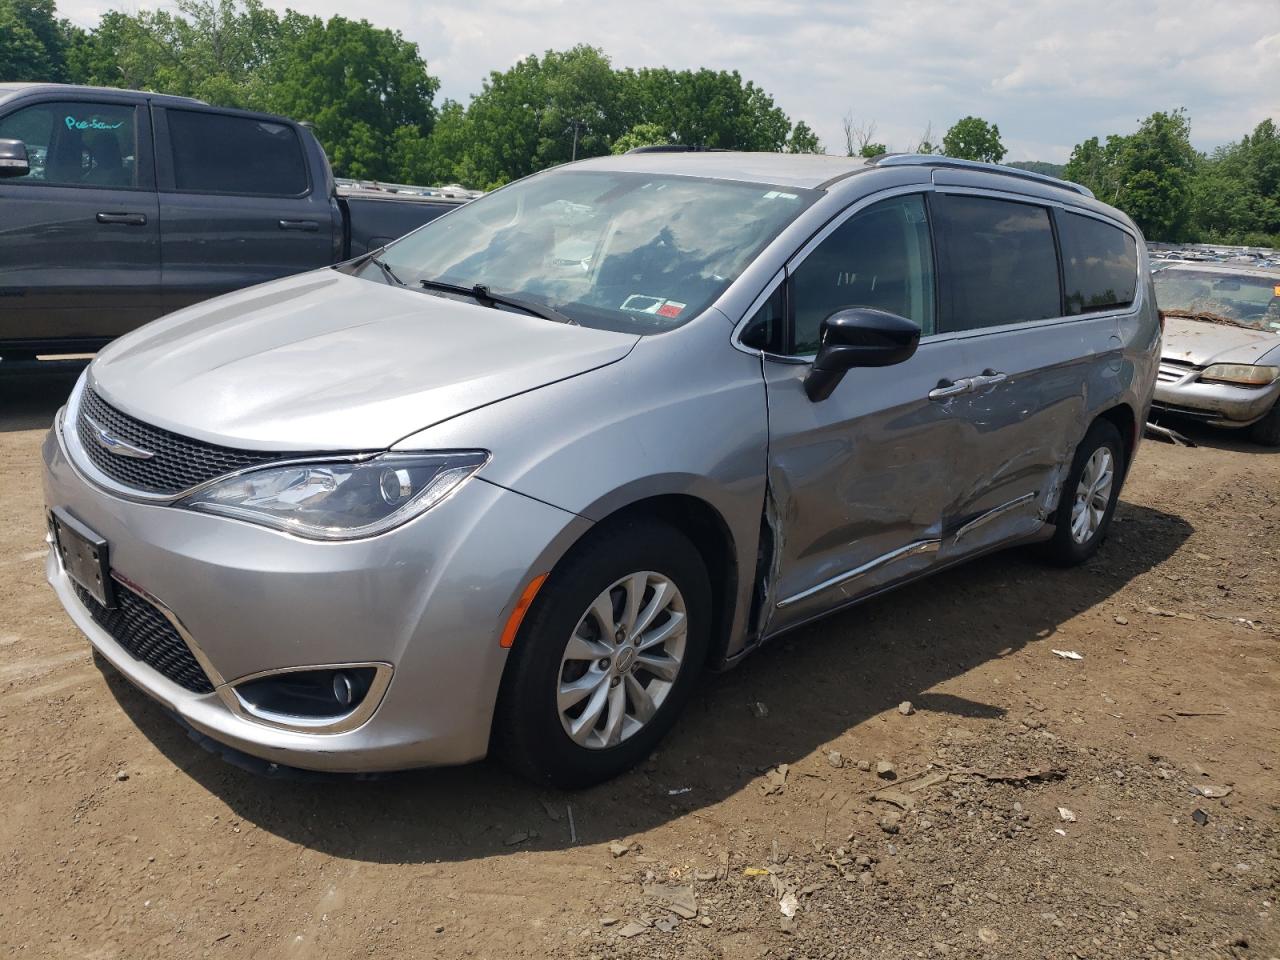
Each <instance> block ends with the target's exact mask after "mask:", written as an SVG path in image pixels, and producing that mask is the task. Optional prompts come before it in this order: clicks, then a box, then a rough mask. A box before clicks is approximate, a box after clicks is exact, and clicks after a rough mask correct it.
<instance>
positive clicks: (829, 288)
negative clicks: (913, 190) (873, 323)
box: [790, 194, 934, 355]
mask: <svg viewBox="0 0 1280 960" xmlns="http://www.w3.org/2000/svg"><path fill="white" fill-rule="evenodd" d="M791 299H792V303H793V330H794V333H793V341H794V342H793V344H792V349H791V351H790V352H792V353H795V354H799V355H807V354H812V353H816V352H817V350H818V341H819V334H820V332H821V327H822V321H823V320H825V319H826V318H827V317H829V316H831V314H833V313H836V312H837V311H839V310H844V309H847V308H849V307H874V308H876V309H878V310H886V311H888V312H889V313H896V314H898V316H901V317H906V318H907V319H909V320H914V321H915V322H916V323H918V324H919V325H920V329H921V331H922V333H923V334H924V335H926V336H927V335H928V334H931V333H933V332H934V304H933V254H932V250H931V248H930V244H929V221H928V217H927V216H926V214H925V206H924V199H923V198H922V197H920V196H919V195H915V194H912V195H910V196H904V197H894V198H893V199H891V200H882V201H881V202H879V203H876V204H873V205H872V206H870V207H868V208H867V209H865V210H863V211H861V212H859V213H856V214H854V215H853V216H852V217H850V218H849V219H848V220H846V221H845V222H844V223H842V224H841V225H840V226H839V227H837V228H836V230H835V231H834V232H832V234H831V235H830V236H829V237H827V238H826V239H825V240H823V241H822V242H821V243H820V244H818V246H817V247H815V248H814V249H813V251H812V252H811V253H810V254H809V255H808V256H807V257H805V258H804V260H803V261H802V262H801V263H800V265H799V266H798V267H797V268H796V269H795V271H794V272H793V273H792V277H791Z"/></svg>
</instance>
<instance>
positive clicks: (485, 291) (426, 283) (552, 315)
mask: <svg viewBox="0 0 1280 960" xmlns="http://www.w3.org/2000/svg"><path fill="white" fill-rule="evenodd" d="M418 283H419V284H420V285H421V286H422V287H424V288H425V289H427V290H444V291H447V292H448V293H461V294H463V295H465V296H468V297H471V298H472V299H474V300H475V301H476V303H479V304H482V305H483V306H486V307H492V306H494V305H495V304H501V305H502V306H504V307H511V308H512V309H514V310H522V311H524V312H525V313H527V314H529V315H530V316H534V317H541V318H542V319H543V320H553V321H555V322H556V323H567V324H570V325H571V326H575V327H576V326H577V325H578V321H577V320H574V319H573V318H572V317H568V316H565V315H564V314H563V313H561V312H560V311H559V310H556V309H555V308H554V307H548V306H545V305H544V304H541V303H530V302H529V301H527V300H521V299H518V298H517V297H512V296H508V295H507V294H505V293H493V292H491V291H490V290H489V288H488V287H487V286H486V285H485V284H483V283H477V284H475V285H473V286H470V287H467V286H463V285H462V284H460V283H449V282H447V281H445V280H419V281H418Z"/></svg>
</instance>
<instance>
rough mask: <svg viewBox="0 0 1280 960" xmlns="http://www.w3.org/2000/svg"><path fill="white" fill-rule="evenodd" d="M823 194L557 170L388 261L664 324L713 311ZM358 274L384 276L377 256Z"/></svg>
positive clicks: (610, 316) (551, 303)
mask: <svg viewBox="0 0 1280 960" xmlns="http://www.w3.org/2000/svg"><path fill="white" fill-rule="evenodd" d="M814 196H815V194H814V193H813V192H812V191H808V190H801V189H798V188H795V187H779V186H772V185H769V184H758V183H742V182H738V181H730V180H708V179H702V178H697V177H682V176H667V175H658V174H648V173H634V172H630V173H623V172H606V171H593V170H582V169H569V170H561V171H552V172H548V173H544V174H539V175H537V176H534V177H530V178H529V179H527V180H523V181H520V182H518V183H515V184H512V185H511V186H509V187H504V188H503V189H501V190H498V191H496V192H494V193H492V194H489V195H488V196H486V197H481V198H480V199H478V200H473V201H472V202H470V203H468V204H466V205H465V206H463V207H459V208H458V209H456V210H454V211H452V212H451V213H449V214H448V215H447V216H444V217H441V218H439V219H438V220H433V221H431V222H430V223H428V224H426V225H424V226H423V227H421V228H420V229H418V230H416V231H414V232H413V233H411V234H409V235H408V236H407V237H404V238H402V239H400V240H398V241H396V242H395V243H393V244H391V245H390V246H389V247H387V249H386V251H385V253H384V255H383V257H382V258H381V259H382V262H383V263H385V264H386V265H387V266H388V267H390V269H391V271H392V273H393V275H394V276H395V278H396V279H397V280H398V282H401V283H404V284H405V285H406V286H409V287H415V288H421V286H422V282H423V281H426V282H429V283H433V284H436V285H437V288H438V287H439V286H440V285H445V284H447V285H449V286H453V287H457V288H459V289H460V290H461V291H463V292H465V291H469V290H474V288H475V287H476V286H483V287H485V288H486V289H487V290H489V291H491V292H492V293H493V294H494V295H503V296H507V297H512V298H518V299H520V300H521V301H523V302H525V303H529V304H537V305H540V306H543V307H550V308H552V309H554V310H556V311H557V312H558V313H560V314H562V315H564V316H566V317H567V318H569V319H570V320H572V321H573V322H575V323H579V324H582V325H583V326H591V327H601V328H604V329H609V330H620V331H623V332H628V333H640V334H645V333H661V332H663V331H665V330H670V329H672V328H674V327H678V326H680V325H681V324H683V323H685V322H686V321H688V320H690V319H692V318H693V317H695V316H697V315H698V314H699V313H700V312H701V311H703V310H704V309H706V307H708V306H709V305H710V304H711V303H712V302H713V301H714V300H715V299H716V298H717V297H719V296H720V294H721V293H723V292H724V290H725V289H726V288H727V287H728V286H729V284H730V283H732V282H733V281H734V280H735V279H736V278H737V277H738V275H739V274H740V273H741V272H742V271H743V269H744V268H745V267H746V266H747V265H748V264H749V263H750V262H751V260H752V259H753V258H754V257H755V256H756V255H757V254H758V253H759V252H760V251H761V250H762V249H764V247H765V245H766V244H768V243H769V241H771V240H772V239H773V238H774V237H776V236H777V235H778V233H779V231H781V230H782V229H783V228H784V227H785V226H786V225H787V224H788V223H790V222H791V221H792V220H793V219H795V217H796V216H797V215H799V213H800V212H801V211H802V210H804V209H805V208H806V207H807V206H808V205H809V204H810V203H811V202H812V201H813V198H814ZM355 272H356V274H357V275H358V276H362V277H366V278H368V279H381V278H382V276H383V274H382V273H381V272H380V268H378V267H377V266H376V265H375V264H372V263H366V264H364V265H363V266H361V267H359V268H358V269H357V270H356V271H355ZM426 292H431V291H426Z"/></svg>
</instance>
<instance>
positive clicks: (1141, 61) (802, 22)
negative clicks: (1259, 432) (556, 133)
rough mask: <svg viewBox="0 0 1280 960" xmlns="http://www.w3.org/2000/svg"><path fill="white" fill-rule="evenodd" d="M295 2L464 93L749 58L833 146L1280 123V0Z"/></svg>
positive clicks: (87, 11) (1229, 129)
mask: <svg viewBox="0 0 1280 960" xmlns="http://www.w3.org/2000/svg"><path fill="white" fill-rule="evenodd" d="M269 2H270V4H271V5H272V6H274V7H277V8H279V9H283V8H284V6H286V3H284V2H280V0H269ZM144 5H148V4H144ZM287 5H289V6H293V7H295V8H296V9H300V10H302V11H304V12H307V13H315V14H319V15H322V16H329V15H332V14H342V15H344V16H348V17H365V18H368V19H370V20H372V21H373V22H375V23H376V24H378V25H379V26H388V27H394V28H396V29H399V30H401V31H402V32H403V33H404V35H405V36H406V37H408V38H409V39H411V40H414V41H416V42H417V43H418V45H419V47H420V48H421V50H422V53H423V55H424V56H425V57H426V59H427V61H428V63H429V65H430V69H431V71H432V72H433V73H435V74H436V75H437V76H439V77H440V78H441V81H442V87H441V93H442V94H443V95H444V96H449V97H453V98H455V99H460V100H463V101H464V102H465V101H466V100H467V99H468V98H469V97H470V95H471V94H473V93H475V92H476V91H478V90H479V89H480V84H481V81H482V80H483V78H484V77H486V76H487V75H488V73H489V71H491V70H503V69H506V68H507V67H509V66H510V65H511V64H513V63H514V62H516V61H517V60H519V59H520V58H522V57H524V56H525V55H527V54H529V53H535V52H536V53H541V52H542V51H543V50H546V49H549V48H555V49H563V48H566V47H570V46H572V45H574V44H576V43H589V44H592V45H594V46H598V47H601V48H603V49H604V50H605V52H606V53H608V54H609V56H610V57H611V58H612V60H613V62H614V64H615V65H616V66H624V67H625V66H630V67H642V66H659V65H665V66H670V67H676V68H684V67H700V66H706V67H711V68H715V69H736V70H738V71H739V72H740V73H741V74H742V75H743V76H744V77H745V78H747V79H750V80H754V81H755V82H756V83H757V84H759V85H760V86H762V87H763V88H764V89H765V90H767V91H769V93H771V94H772V95H773V97H774V100H775V102H777V104H778V105H779V106H781V107H782V108H783V109H784V110H785V111H786V112H787V113H788V114H789V115H790V116H791V117H792V119H793V120H804V121H805V122H807V123H808V124H809V125H810V126H811V127H813V128H814V129H815V130H817V132H818V134H819V136H820V137H821V138H822V140H823V142H824V143H825V144H826V145H827V147H828V148H829V149H833V150H834V149H835V148H837V146H839V144H840V143H841V142H842V134H841V127H840V118H841V116H842V115H843V114H844V113H845V111H848V110H851V111H852V112H853V113H854V115H855V116H856V117H858V118H859V119H862V120H874V121H876V123H877V128H878V139H883V140H885V141H886V142H887V143H888V144H889V146H890V147H891V148H895V149H903V148H905V147H907V146H908V145H909V144H912V143H914V141H915V138H916V137H918V136H919V134H920V132H921V131H922V130H923V129H924V127H925V124H926V123H930V122H931V123H932V124H933V130H934V134H935V137H936V138H937V139H941V135H942V132H943V131H944V130H945V129H946V127H947V126H949V125H950V124H951V123H953V122H954V121H955V120H956V119H958V118H959V117H961V116H964V115H965V114H970V113H972V114H976V115H977V116H981V117H984V118H986V119H988V120H992V121H994V122H996V123H998V124H999V125H1000V130H1001V133H1002V135H1003V138H1004V141H1005V143H1006V144H1007V145H1008V146H1009V148H1010V150H1009V157H1008V159H1011V160H1020V159H1023V160H1025V159H1040V160H1055V161H1062V160H1065V159H1066V156H1067V153H1068V152H1069V151H1070V149H1071V146H1072V145H1073V144H1075V143H1078V142H1079V141H1080V140H1083V139H1085V138H1086V137H1089V136H1094V135H1099V136H1102V135H1105V134H1108V133H1120V132H1130V131H1132V130H1133V129H1134V128H1135V127H1136V125H1137V121H1138V119H1139V118H1141V117H1144V116H1146V115H1147V114H1149V113H1151V112H1152V111H1154V110H1168V109H1173V108H1175V107H1179V106H1185V107H1187V108H1188V110H1189V111H1190V114H1191V120H1192V133H1193V139H1194V140H1195V142H1196V145H1197V146H1199V147H1201V148H1208V147H1211V146H1214V145H1216V144H1218V143H1222V142H1224V141H1227V140H1232V139H1236V138H1238V137H1239V136H1240V135H1241V134H1243V133H1246V132H1248V131H1249V130H1251V129H1252V128H1253V126H1254V125H1255V124H1257V123H1258V122H1259V121H1260V120H1262V119H1264V118H1266V117H1268V116H1271V117H1275V118H1277V119H1280V3H1277V2H1276V0H1199V2H1196V3H1187V2H1183V0H1177V2H1176V3H1175V2H1166V3H1162V4H1152V3H1149V2H1144V3H1138V2H1135V0H1074V2H1069V3H1062V2H1061V0H1055V2H1048V0H1023V2H1020V3H1015V2H1011V0H965V2H950V0H947V2H943V0H934V2H923V0H898V2H896V3H892V4H886V3H883V2H877V0H844V2H825V0H815V2H807V3H804V2H796V0H776V2H775V0H732V2H725V0H701V2H694V0H648V2H640V0H470V2H468V3H465V4H462V3H459V4H456V5H452V6H446V5H435V4H433V5H431V6H429V7H428V6H426V5H424V4H422V3H421V2H416V0H387V2H384V3H380V4H376V5H372V4H370V5H360V6H356V5H353V4H350V3H342V2H338V0H294V2H292V3H289V4H287ZM111 6H113V4H111V3H108V2H102V0H64V2H63V3H61V4H60V12H61V13H62V14H63V15H64V16H70V17H71V18H72V19H73V20H74V21H76V22H78V23H81V24H82V25H86V26H87V25H91V24H92V23H93V22H95V21H96V19H97V17H98V16H99V15H100V14H101V13H102V12H103V11H105V10H106V9H108V8H110V7H111ZM125 6H126V8H129V7H132V6H133V4H132V3H126V4H125Z"/></svg>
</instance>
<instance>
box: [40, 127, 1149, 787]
mask: <svg viewBox="0 0 1280 960" xmlns="http://www.w3.org/2000/svg"><path fill="white" fill-rule="evenodd" d="M1160 337H1161V331H1160V324H1159V318H1158V315H1157V311H1156V308H1155V303H1154V298H1153V296H1152V289H1151V282H1150V279H1149V273H1148V266H1147V255H1146V251H1145V246H1144V244H1143V240H1142V237H1141V235H1140V234H1139V232H1138V230H1137V228H1136V227H1135V226H1134V225H1133V223H1132V222H1131V221H1130V220H1129V219H1128V218H1127V217H1126V216H1125V215H1124V214H1122V213H1120V212H1119V211H1117V210H1115V209H1113V208H1111V207H1108V206H1106V205H1104V204H1102V203H1099V202H1097V201H1096V200H1094V199H1093V198H1092V196H1091V195H1090V194H1089V193H1088V192H1087V191H1086V190H1084V189H1082V188H1080V187H1076V186H1073V185H1071V184H1067V183H1063V182H1061V181H1057V180H1051V179H1049V178H1046V177H1040V176H1036V175H1033V174H1028V173H1024V172H1022V171H1017V170H1012V169H1008V168H1001V167H994V166H988V165H982V164H970V163H965V162H962V161H954V160H947V159H943V158H939V157H930V156H892V155H891V156H885V157H880V158H877V159H875V160H870V161H863V160H861V159H856V158H844V157H824V156H788V155H781V154H738V153H713V152H685V153H681V152H669V151H668V152H637V153H632V154H628V155H625V156H618V157H608V158H602V159H595V160H588V161H584V162H581V163H576V164H570V165H567V166H562V167H558V168H555V169H552V170H548V171H545V172H543V173H539V174H536V175H534V176H532V177H529V178H527V179H525V180H522V181H519V182H517V183H514V184H512V185H510V186H508V187H506V188H504V189H501V190H498V191H496V192H494V193H492V194H490V195H488V196H486V197H484V198H482V199H479V200H476V201H475V202H473V203H471V204H468V205H466V206H464V207H460V208H459V209H457V210H455V211H453V212H451V213H449V214H447V215H446V216H444V217H441V218H440V219H438V220H436V221H434V222H432V223H429V224H427V225H426V226H424V227H422V228H421V229H419V230H417V231H416V232H414V233H412V234H410V235H408V236H406V237H404V238H403V239H401V240H399V241H397V242H395V243H392V244H390V245H389V246H387V247H386V248H384V249H383V250H381V251H379V252H376V253H375V254H373V255H371V256H367V257H364V258H361V259H358V260H355V261H352V262H349V263H346V264H343V265H340V266H338V267H335V268H329V269H324V270H319V271H316V272H312V273H308V274H303V275H300V276H295V277H290V278H288V279H284V280H279V281H275V282H272V283H268V284H265V285H262V286H259V287H255V288H252V289H248V290H244V291H240V292H237V293H233V294H230V295H227V296H224V297H221V298H219V299H216V300H213V301H209V302H206V303H202V304H199V305H197V306H194V307H190V308H187V309H184V310H181V311H179V312H177V313H174V314H172V315H170V316H168V317H165V318H163V319H161V320H158V321H156V322H154V323H152V324H150V325H148V326H146V327H144V328H142V329H141V330H138V331H136V332H134V333H131V334H129V335H128V336H125V337H124V338H122V339H120V340H118V341H116V342H115V343H113V344H112V345H111V346H109V347H108V348H107V349H105V350H104V351H102V353H101V354H99V356H98V357H97V359H96V360H95V361H94V362H93V363H92V364H91V365H90V367H89V368H88V369H87V371H86V372H85V374H84V376H83V377H82V378H81V379H80V382H79V383H78V384H77V385H76V387H75V389H74V392H73V393H72V395H71V397H70V399H69V401H68V403H67V405H66V407H65V408H64V409H63V410H62V411H61V412H60V413H59V415H58V417H57V420H56V423H55V425H54V427H53V429H52V430H51V432H50V433H49V436H48V439H47V441H46V443H45V446H44V460H45V473H44V496H45V502H46V504H47V508H48V521H49V529H50V533H49V540H50V543H51V545H52V549H51V550H50V554H49V560H48V567H47V573H48V578H49V581H50V583H51V584H52V586H53V588H54V590H55V591H56V592H57V595H58V597H59V598H60V600H61V602H62V603H63V605H64V606H65V607H66V609H67V611H68V613H69V614H70V616H71V618H72V619H73V620H74V621H75V622H76V624H77V625H78V626H79V627H80V629H82V630H83V631H84V632H85V633H86V634H87V635H88V637H89V640H90V641H91V643H92V644H93V646H94V647H95V648H96V649H97V650H98V651H99V652H100V653H101V655H102V656H103V657H104V658H105V659H106V660H108V661H110V662H111V663H112V664H114V666H115V667H116V668H117V669H118V670H120V671H121V672H122V673H124V674H125V675H126V676H127V677H128V678H129V679H130V680H132V681H133V682H134V683H135V684H136V685H137V686H139V687H140V688H142V689H143V690H144V691H146V692H147V693H149V694H150V695H151V696H153V697H154V698H156V699H157V700H159V701H161V702H162V703H163V704H165V705H166V706H167V707H169V708H170V709H171V710H173V711H174V712H175V713H177V714H178V715H180V716H181V717H182V718H183V719H184V720H185V721H186V722H187V723H188V724H189V725H190V726H192V727H194V728H195V729H196V730H198V731H200V732H201V733H203V734H205V735H207V736H208V737H210V738H213V739H214V740H216V741H220V742H221V743H223V744H226V745H229V746H231V747H233V748H235V749H238V750H240V751H243V752H247V753H249V754H252V755H255V756H258V757H261V758H265V759H267V760H270V761H274V762H278V763H282V764H289V765H292V766H296V767H303V768H313V769H324V770H334V771H373V770H386V769H396V768H405V767H413V766H423V765H431V764H456V763H462V762H466V761H471V760H475V759H477V758H479V757H482V756H484V755H485V754H486V753H488V752H490V750H494V751H497V752H499V753H501V755H502V756H504V757H505V758H506V759H507V760H508V761H509V762H510V763H512V764H513V765H514V766H516V767H517V768H518V769H520V770H521V771H523V772H524V773H526V774H528V775H530V776H532V777H534V778H536V779H538V780H541V781H543V782H549V783H554V784H558V785H562V786H580V785H584V784H588V783H592V782H597V781H599V780H601V779H604V778H606V777H609V776H612V775H614V774H616V773H618V772H619V771H621V770H624V769H626V768H627V767H628V766H629V765H631V764H633V763H635V762H636V761H637V760H638V759H639V758H641V757H642V756H643V755H644V754H645V753H646V752H647V751H649V750H650V749H651V748H652V747H653V746H654V744H655V743H656V742H657V740H658V739H659V738H660V737H661V736H662V735H663V734H664V733H665V732H666V731H668V730H669V729H670V727H671V726H672V724H673V723H674V721H675V720H676V718H677V716H678V714H679V713H680V710H681V708H682V707H683V706H684V705H685V703H686V702H687V701H688V699H689V697H690V694H691V691H692V689H693V686H694V684H695V681H696V680H697V678H698V675H699V673H700V672H701V671H703V670H704V669H706V668H723V667H726V666H728V665H731V664H734V663H736V662H738V661H740V660H741V659H742V658H743V657H744V656H746V655H747V654H749V653H750V652H752V651H753V650H755V649H757V648H759V647H760V646H761V645H762V644H764V643H765V642H766V641H768V640H770V639H772V638H774V637H777V636H778V635H780V634H783V633H785V632H786V631H789V630H792V629H794V628H795V627H798V626H799V625H801V624H804V623H807V622H809V621H811V620H813V619H815V618H817V617H820V616H823V615H824V614H828V613H830V612H831V611H833V610H837V609H840V608H842V607H845V606H848V605H850V604H854V603H856V602H858V601H860V600H863V599H865V598H867V597H870V596H873V595H875V594H877V593H880V592H882V591H884V590H887V589H889V588H891V587H894V586H897V585H900V584H903V583H907V582H909V581H912V580H915V579H917V578H919V577H923V576H925V575H927V574H930V573H933V572H935V571H938V570H941V569H943V568H945V567H948V566H951V565H952V564H955V563H958V562H960V561H963V560H966V559H969V558H972V557H976V556H978V555H981V554H984V553H987V552H990V551H992V550H996V549H1000V548H1003V547H1007V546H1010V545H1013V544H1032V543H1035V544H1038V545H1039V549H1040V550H1041V551H1043V552H1044V553H1045V554H1047V556H1048V557H1049V558H1050V559H1051V560H1055V561H1057V562H1060V563H1063V564H1071V563H1079V562H1081V561H1084V560H1085V559H1087V558H1088V557H1089V556H1090V555H1091V554H1093V552H1094V551H1095V550H1097V549H1098V547H1099V544H1100V543H1101V542H1102V540H1103V538H1104V537H1105V535H1106V532H1107V527H1108V523H1109V521H1110V518H1111V514H1112V511H1113V510H1114V508H1115V504H1116V498H1117V496H1118V495H1119V491H1120V487H1121V484H1122V482H1123V481H1124V478H1125V474H1126V471H1127V470H1128V468H1129V465H1130V463H1131V462H1132V460H1133V456H1134V452H1135V450H1136V447H1137V444H1138V440H1139V436H1140V432H1141V427H1142V425H1143V423H1144V422H1145V420H1146V416H1147V411H1148V408H1149V406H1150V403H1151V399H1152V391H1153V384H1154V382H1155V376H1156V369H1157V362H1158V358H1159V355H1160Z"/></svg>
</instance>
